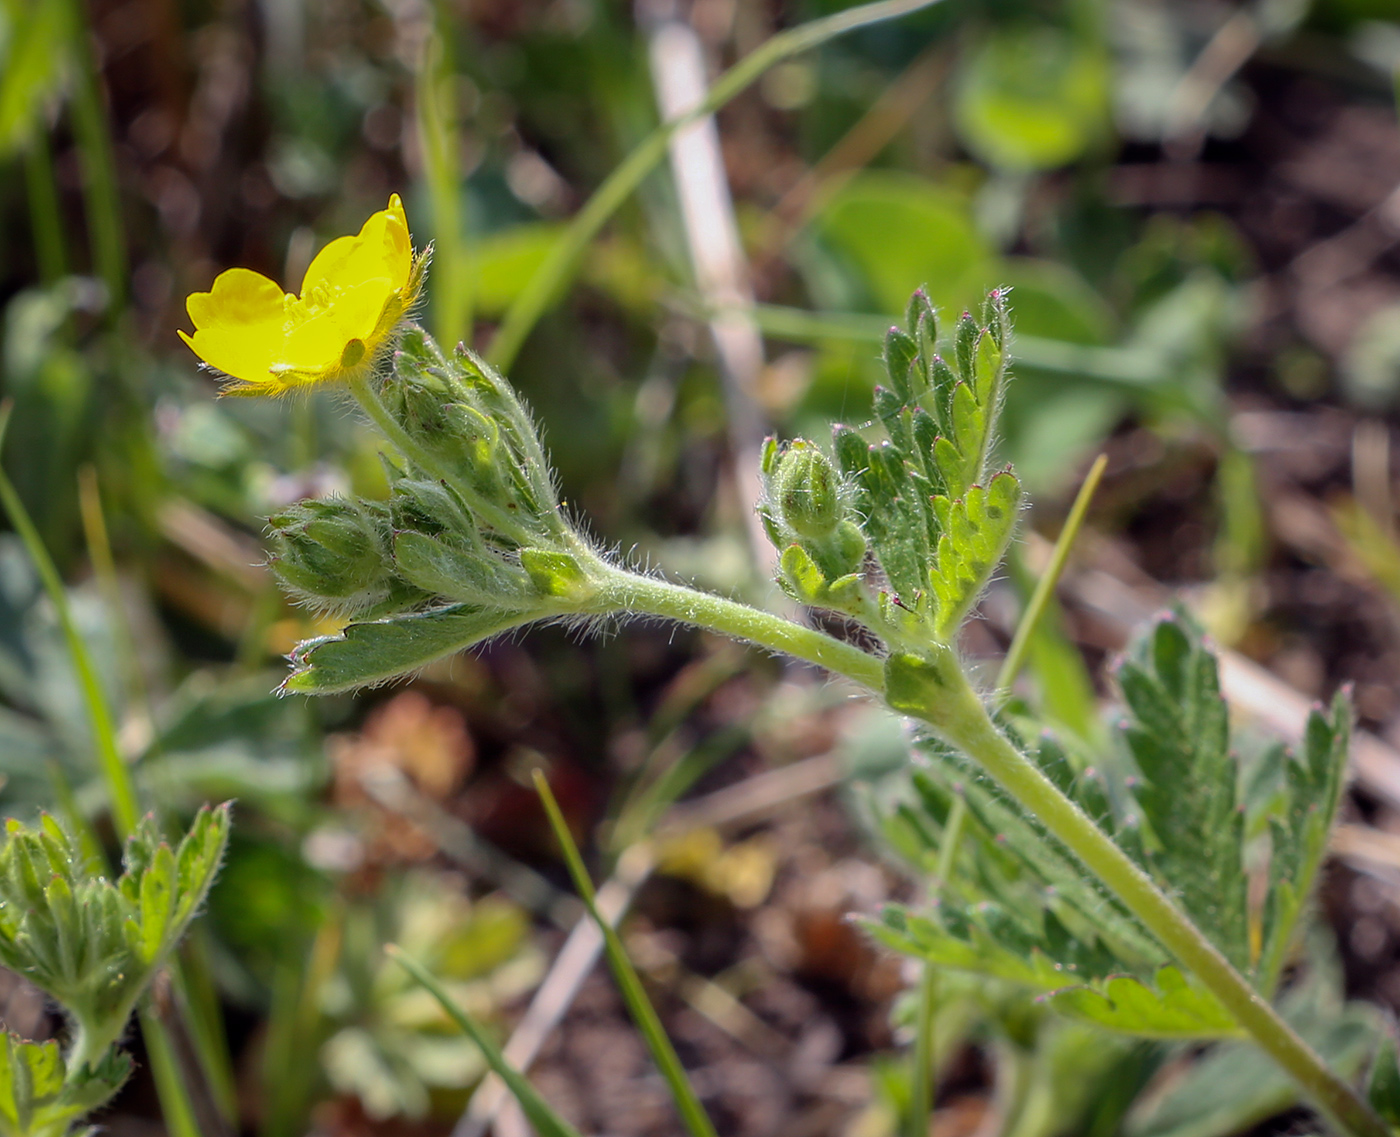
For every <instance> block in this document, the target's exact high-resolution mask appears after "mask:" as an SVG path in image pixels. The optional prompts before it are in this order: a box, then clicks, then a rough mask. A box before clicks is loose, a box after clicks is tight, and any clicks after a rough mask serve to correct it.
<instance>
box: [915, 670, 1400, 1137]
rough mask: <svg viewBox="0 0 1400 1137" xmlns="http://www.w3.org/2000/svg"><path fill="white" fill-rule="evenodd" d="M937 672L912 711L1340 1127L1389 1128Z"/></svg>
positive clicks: (958, 684)
mask: <svg viewBox="0 0 1400 1137" xmlns="http://www.w3.org/2000/svg"><path fill="white" fill-rule="evenodd" d="M944 678H945V680H946V683H945V686H944V687H943V688H942V696H941V697H940V698H939V700H938V704H937V705H936V706H933V705H931V706H929V707H928V708H927V709H926V710H925V711H924V713H921V714H918V715H917V717H919V718H921V719H923V720H924V721H925V722H927V723H929V724H930V725H931V726H933V727H934V728H935V729H936V730H937V732H938V733H939V734H940V735H941V736H942V737H943V738H945V739H946V740H947V741H948V742H950V743H952V744H953V745H954V746H956V747H958V748H959V749H961V750H963V751H965V752H966V753H967V754H969V755H970V756H971V757H973V758H974V759H976V760H977V762H979V763H980V764H981V765H982V767H983V768H984V769H985V770H986V771H987V772H988V773H989V774H991V776H992V777H993V778H995V779H996V781H997V782H998V783H999V784H1000V785H1001V786H1002V788H1003V789H1005V790H1006V791H1007V792H1008V793H1010V794H1011V796H1012V797H1014V798H1015V799H1016V800H1017V801H1018V802H1020V803H1021V805H1023V806H1024V807H1025V808H1026V809H1028V810H1029V811H1030V812H1031V813H1033V814H1034V815H1035V816H1036V817H1037V818H1039V819H1040V821H1041V822H1042V823H1043V824H1044V825H1045V827H1046V828H1047V829H1049V830H1050V832H1051V833H1053V834H1054V835H1055V836H1056V837H1057V838H1058V839H1059V840H1060V841H1061V842H1063V843H1064V845H1065V846H1066V847H1068V848H1069V849H1070V850H1071V851H1073V852H1074V854H1075V855H1076V856H1077V857H1078V858H1079V859H1080V860H1081V861H1082V862H1083V863H1084V865H1085V866H1086V867H1087V868H1088V869H1089V870H1090V871H1091V872H1093V873H1094V874H1095V875H1096V876H1097V877H1098V878H1099V879H1100V880H1101V881H1103V882H1104V884H1106V885H1108V887H1109V888H1111V889H1112V890H1113V891H1114V892H1115V893H1117V895H1118V897H1119V898H1120V899H1121V900H1122V901H1123V903H1124V904H1126V905H1127V906H1128V908H1129V910H1131V911H1132V913H1133V914H1134V915H1135V916H1137V918H1138V919H1139V920H1141V921H1142V922H1143V924H1144V925H1145V926H1146V927H1147V928H1148V930H1149V931H1151V932H1152V934H1153V935H1154V936H1156V937H1157V939H1158V940H1160V941H1161V943H1162V944H1163V946H1165V947H1166V948H1167V949H1168V950H1169V951H1170V952H1171V953H1172V954H1173V955H1174V956H1175V957H1176V958H1177V959H1178V960H1180V961H1181V962H1182V963H1183V964H1185V965H1186V966H1187V967H1189V968H1190V969H1191V970H1192V971H1193V972H1194V973H1195V974H1196V977H1197V978H1198V979H1200V981H1201V982H1202V983H1203V984H1204V985H1205V986H1206V987H1207V988H1209V989H1210V991H1211V992H1212V993H1213V994H1214V995H1215V997H1216V998H1217V999H1219V1000H1220V1002H1221V1003H1222V1004H1223V1005H1224V1006H1225V1007H1226V1008H1227V1009H1228V1010H1229V1011H1230V1013H1231V1014H1232V1015H1234V1017H1235V1019H1236V1021H1237V1022H1239V1024H1240V1025H1241V1026H1242V1027H1244V1029H1245V1030H1246V1031H1248V1032H1249V1034H1250V1035H1251V1036H1252V1037H1253V1039H1254V1041H1255V1042H1256V1043H1257V1044H1258V1045H1259V1046H1260V1047H1261V1048H1262V1049H1263V1050H1265V1051H1266V1052H1267V1053H1268V1054H1270V1055H1271V1056H1272V1057H1273V1058H1274V1060H1275V1061H1276V1062H1278V1064H1279V1065H1280V1066H1282V1067H1283V1068H1284V1069H1285V1070H1287V1071H1288V1073H1289V1074H1291V1075H1292V1076H1293V1078H1294V1079H1295V1080H1296V1081H1297V1082H1298V1084H1299V1085H1300V1086H1301V1087H1302V1088H1303V1090H1304V1091H1305V1092H1306V1093H1307V1094H1308V1096H1309V1097H1311V1098H1312V1100H1313V1101H1314V1103H1315V1104H1316V1105H1317V1106H1318V1107H1319V1108H1320V1109H1321V1110H1322V1111H1323V1112H1324V1113H1325V1114H1327V1115H1328V1116H1329V1117H1330V1118H1332V1119H1333V1121H1334V1122H1335V1123H1336V1124H1337V1125H1338V1126H1340V1127H1341V1128H1342V1129H1343V1130H1344V1131H1345V1132H1347V1133H1349V1134H1352V1135H1354V1137H1388V1135H1389V1130H1388V1129H1387V1127H1386V1126H1385V1124H1384V1123H1383V1122H1382V1121H1381V1120H1380V1118H1379V1117H1377V1116H1376V1115H1375V1113H1374V1112H1373V1111H1372V1110H1371V1108H1370V1107H1369V1106H1368V1105H1367V1104H1366V1102H1365V1101H1364V1100H1363V1099H1362V1097H1361V1096H1360V1095H1359V1094H1358V1093H1357V1092H1356V1091H1355V1090H1354V1089H1353V1088H1352V1087H1351V1086H1350V1085H1348V1084H1347V1083H1346V1082H1345V1081H1344V1080H1342V1079H1341V1078H1340V1077H1338V1076H1337V1074H1336V1073H1334V1072H1333V1071H1332V1070H1331V1069H1329V1068H1328V1067H1327V1065H1326V1063H1324V1062H1323V1060H1322V1059H1321V1058H1320V1057H1319V1056H1318V1055H1317V1054H1316V1053H1315V1052H1314V1051H1313V1050H1312V1048H1311V1047H1309V1046H1308V1044H1307V1043H1306V1042H1304V1041H1303V1040H1302V1039H1301V1038H1300V1037H1299V1036H1298V1034H1297V1033H1296V1032H1295V1031H1294V1030H1293V1028H1292V1027H1291V1026H1289V1025H1288V1023H1286V1022H1285V1021H1284V1020H1283V1018H1282V1017H1280V1015H1279V1013H1278V1012H1277V1011H1276V1010H1275V1009H1274V1008H1273V1007H1272V1006H1271V1005H1270V1004H1269V1002H1268V1000H1266V999H1265V998H1264V997H1263V996H1261V995H1260V994H1259V993H1258V992H1256V991H1255V990H1254V989H1253V988H1252V987H1251V986H1250V985H1249V983H1248V982H1247V981H1246V980H1245V978H1244V977H1243V976H1242V975H1240V973H1239V972H1238V971H1236V970H1235V968H1234V967H1233V966H1232V965H1231V964H1230V962H1229V961H1228V960H1227V959H1226V958H1225V956H1224V955H1222V954H1221V953H1220V951H1219V949H1217V948H1216V947H1215V945H1214V944H1212V943H1211V942H1210V940H1209V939H1207V938H1206V936H1205V935H1204V934H1203V933H1202V932H1201V931H1200V929H1199V928H1197V927H1196V926H1195V924H1193V923H1192V922H1191V920H1190V919H1189V918H1188V917H1187V916H1186V915H1185V914H1184V913H1183V912H1182V911H1181V909H1179V908H1178V907H1177V906H1176V905H1175V904H1174V903H1172V901H1171V900H1170V899H1168V897H1167V896H1166V895H1165V894H1164V893H1163V892H1162V890H1161V889H1160V888H1158V887H1157V885H1156V884H1155V883H1154V882H1153V880H1152V879H1151V878H1150V877H1149V876H1148V875H1147V874H1146V873H1145V872H1143V870H1142V869H1141V868H1139V867H1138V865H1137V864H1135V863H1134V862H1133V861H1132V860H1131V858H1129V857H1128V855H1127V854H1126V853H1124V852H1123V851H1122V850H1121V849H1120V848H1119V847H1118V846H1117V845H1116V844H1115V843H1114V842H1113V840H1112V839H1111V838H1110V837H1109V836H1108V835H1107V834H1106V833H1104V832H1103V830H1101V829H1100V828H1099V827H1098V826H1097V825H1095V824H1094V822H1093V821H1092V820H1090V818H1089V817H1088V815H1087V814H1085V813H1084V812H1083V811H1082V810H1081V809H1080V808H1079V807H1078V806H1077V805H1075V803H1074V802H1073V801H1071V800H1070V799H1069V798H1068V797H1066V796H1065V795H1064V794H1063V793H1061V792H1060V791H1059V790H1058V789H1057V788H1056V787H1055V785H1054V784H1053V783H1052V782H1051V781H1050V779H1049V778H1047V777H1046V776H1045V775H1044V774H1043V773H1041V771H1040V770H1039V768H1038V767H1036V766H1035V764H1034V763H1033V762H1031V760H1030V759H1029V758H1027V757H1026V756H1025V755H1024V754H1022V753H1021V752H1020V751H1019V750H1018V749H1017V748H1016V747H1015V746H1013V745H1012V744H1011V742H1010V740H1008V739H1007V737H1006V736H1005V735H1004V734H1002V733H1001V731H1000V730H998V729H997V727H996V725H995V724H994V723H993V722H992V720H991V718H990V717H989V716H988V714H987V710H986V707H985V706H984V705H983V703H982V700H981V699H980V698H979V697H978V695H977V694H976V692H975V691H973V689H972V687H971V685H970V684H969V683H968V681H967V679H966V677H965V676H964V675H963V674H962V672H961V671H960V670H957V669H951V674H950V673H948V672H945V673H944Z"/></svg>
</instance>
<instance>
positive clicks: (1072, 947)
mask: <svg viewBox="0 0 1400 1137" xmlns="http://www.w3.org/2000/svg"><path fill="white" fill-rule="evenodd" d="M1037 915H1040V916H1041V917H1042V919H1043V921H1044V922H1043V924H1042V925H1041V926H1040V927H1033V926H1030V925H1029V924H1027V923H1025V922H1023V920H1022V919H1021V918H1019V917H1015V916H1013V915H1012V914H1011V913H1010V912H1009V911H1008V910H1007V909H1005V908H1003V907H1001V906H1000V905H997V904H994V903H990V902H986V903H981V904H976V905H970V906H967V907H958V906H956V905H951V904H946V903H944V904H940V905H939V906H938V908H937V909H936V918H934V917H930V916H922V915H919V914H917V913H914V912H911V911H909V910H908V909H906V908H904V907H902V906H900V905H887V906H886V907H885V908H884V909H883V910H882V912H881V913H880V919H879V920H878V921H875V920H866V921H862V926H863V927H864V928H865V929H866V931H868V932H869V933H870V934H871V935H872V936H874V937H875V939H877V940H879V941H880V942H881V943H883V944H884V945H885V946H886V947H890V948H893V949H894V950H895V951H898V952H902V953H904V954H905V955H912V956H914V957H915V958H917V959H922V960H924V961H926V962H928V963H932V964H935V965H936V966H938V967H942V968H947V969H949V970H952V971H963V972H967V973H968V974H972V975H984V976H987V977H989V978H993V979H1000V980H1003V981H1005V982H1008V983H1015V984H1018V985H1020V986H1023V987H1029V988H1031V989H1032V990H1034V991H1036V992H1037V993H1048V992H1052V991H1058V990H1060V989H1062V988H1063V987H1064V985H1065V982H1066V980H1069V979H1073V978H1076V977H1082V978H1084V979H1094V978H1106V977H1108V976H1109V975H1110V974H1111V973H1112V971H1113V969H1114V966H1115V965H1116V964H1117V960H1116V958H1115V957H1114V956H1113V954H1112V953H1111V952H1109V951H1107V950H1106V949H1104V947H1103V946H1102V945H1101V944H1099V943H1097V942H1095V943H1089V944H1086V943H1084V942H1082V941H1081V940H1079V939H1077V938H1076V937H1075V936H1074V935H1073V934H1072V933H1071V932H1070V931H1069V930H1068V929H1067V928H1066V927H1065V926H1064V925H1063V924H1061V923H1060V921H1059V920H1058V919H1057V918H1056V917H1055V915H1054V913H1053V912H1049V911H1043V912H1042V913H1038V914H1037Z"/></svg>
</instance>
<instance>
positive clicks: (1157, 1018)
mask: <svg viewBox="0 0 1400 1137" xmlns="http://www.w3.org/2000/svg"><path fill="white" fill-rule="evenodd" d="M1155 979H1156V987H1155V989H1154V988H1153V987H1149V986H1148V985H1147V984H1146V983H1144V982H1142V981H1141V980H1140V979H1135V978H1133V977H1131V976H1127V975H1119V976H1114V977H1113V978H1111V979H1109V980H1107V981H1106V982H1104V983H1103V984H1101V985H1096V986H1093V987H1087V986H1086V987H1070V988H1067V989H1066V990H1063V991H1056V992H1054V993H1053V994H1050V995H1047V996H1046V999H1045V1001H1046V1002H1047V1003H1048V1004H1049V1005H1050V1006H1052V1007H1053V1008H1054V1009H1055V1010H1057V1011H1059V1012H1060V1013H1061V1014H1066V1015H1073V1016H1074V1017H1076V1018H1080V1019H1084V1020H1086V1021H1088V1022H1092V1023H1095V1024H1097V1025H1099V1026H1103V1027H1107V1028H1108V1029H1110V1030H1116V1031H1119V1032H1121V1033H1123V1034H1132V1035H1137V1036H1138V1037H1141V1038H1162V1039H1205V1038H1239V1037H1242V1036H1243V1031H1242V1030H1241V1029H1240V1026H1239V1024H1238V1023H1237V1022H1236V1021H1235V1019H1234V1017H1233V1016H1232V1015H1231V1014H1230V1012H1229V1011H1228V1010H1226V1009H1225V1007H1224V1006H1222V1005H1221V1003H1220V1001H1219V1000H1218V999H1216V997H1215V996H1214V995H1212V994H1211V993H1210V992H1209V991H1207V990H1206V989H1205V988H1203V987H1197V986H1195V985H1193V984H1191V983H1188V982H1187V980H1186V977H1185V976H1184V975H1182V973H1181V972H1180V971H1178V970H1177V969H1176V968H1175V967H1163V968H1161V969H1160V970H1159V971H1158V972H1157V974H1156V977H1155Z"/></svg>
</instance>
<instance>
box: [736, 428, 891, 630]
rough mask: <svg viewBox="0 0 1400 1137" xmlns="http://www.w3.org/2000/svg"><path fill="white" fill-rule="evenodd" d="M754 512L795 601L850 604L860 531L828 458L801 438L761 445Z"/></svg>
mask: <svg viewBox="0 0 1400 1137" xmlns="http://www.w3.org/2000/svg"><path fill="white" fill-rule="evenodd" d="M762 474H763V482H764V501H763V503H762V505H760V507H759V516H760V517H761V518H762V520H763V527H764V529H765V530H766V532H767V533H768V537H769V539H770V540H771V541H772V542H773V544H774V545H775V546H776V547H777V548H778V549H779V550H780V559H779V571H778V583H779V584H780V585H781V586H782V587H783V589H784V590H785V591H786V592H787V593H788V594H789V595H790V596H792V597H793V598H794V599H795V600H799V601H801V602H802V603H804V604H820V605H822V606H825V607H829V608H835V609H838V610H846V609H850V608H852V607H853V606H854V604H855V602H856V599H857V595H858V591H859V585H860V572H861V567H862V565H863V563H864V561H865V535H864V534H863V533H862V532H861V529H860V526H859V525H858V524H857V523H856V520H855V518H854V515H853V513H852V510H851V506H850V501H849V495H848V494H847V492H846V490H845V487H844V486H843V485H842V482H841V477H840V475H839V474H837V472H836V468H835V466H833V465H832V463H831V460H830V459H829V458H828V457H827V456H826V455H825V454H823V453H822V451H821V449H820V448H819V447H818V446H817V445H816V444H815V443H812V442H808V441H807V440H805V439H800V438H799V439H796V440H794V441H793V442H791V443H789V444H788V445H786V446H782V445H780V444H779V443H778V442H777V440H776V439H771V438H770V439H769V440H768V442H767V443H766V444H765V445H764V449H763V464H762Z"/></svg>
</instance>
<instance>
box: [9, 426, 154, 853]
mask: <svg viewBox="0 0 1400 1137" xmlns="http://www.w3.org/2000/svg"><path fill="white" fill-rule="evenodd" d="M8 419H9V410H8V408H5V409H4V410H0V439H3V438H4V434H5V425H6V423H7V422H8ZM0 506H3V507H4V510H5V512H6V513H7V514H9V516H10V522H11V524H13V525H14V527H15V532H16V533H18V534H19V536H20V540H21V541H23V542H24V547H25V549H26V550H27V551H28V553H29V559H30V560H31V561H32V562H33V563H34V568H35V571H36V572H38V574H39V579H40V580H41V581H42V582H43V585H44V591H45V592H47V593H48V597H49V602H50V603H51V604H52V605H53V607H54V613H55V614H56V615H57V616H58V623H59V627H61V628H62V629H63V638H64V641H65V642H66V644H67V645H68V654H69V657H70V658H71V659H72V661H73V670H74V671H75V672H77V676H78V686H79V688H80V689H81V691H82V695H83V702H84V704H85V705H86V707H87V712H88V719H89V722H90V724H91V726H92V741H93V745H94V746H95V747H96V749H97V763H98V766H99V768H100V769H101V771H102V778H103V780H104V781H105V782H106V783H107V794H108V796H109V797H110V798H111V802H112V819H113V821H114V822H115V823H116V826H117V834H118V836H121V837H126V835H127V834H128V833H130V832H131V831H132V830H133V829H135V828H136V823H137V822H138V821H139V820H140V818H141V810H140V807H139V806H138V805H137V804H136V787H135V785H134V784H133V782H132V780H131V771H130V770H129V769H128V768H127V765H126V763H125V762H124V761H123V760H122V756H121V751H120V750H119V749H118V748H117V732H116V725H115V724H114V723H113V722H112V714H111V712H110V711H109V710H108V709H107V697H106V695H105V693H104V692H103V690H102V683H101V681H100V680H99V679H98V677H97V668H96V667H94V666H93V662H92V656H91V655H90V654H89V652H88V650H87V645H86V644H85V643H83V637H82V635H81V634H79V632H78V626H77V624H75V623H74V622H73V613H72V610H71V609H70V608H69V606H68V592H67V590H66V589H65V588H64V587H63V578H62V577H61V576H59V574H58V568H57V567H56V566H55V565H54V563H53V559H52V558H51V557H50V556H49V553H48V550H47V549H46V548H45V547H44V540H43V538H42V537H41V536H40V535H39V530H38V529H37V528H36V527H35V525H34V522H33V520H32V519H31V518H30V516H29V511H28V510H27V509H25V508H24V502H23V501H21V500H20V496H19V494H18V493H17V492H16V491H15V487H14V486H13V485H12V484H11V482H10V479H9V478H8V477H7V476H6V474H5V472H4V470H3V469H0Z"/></svg>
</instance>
